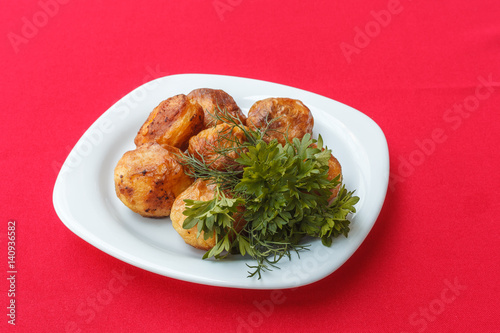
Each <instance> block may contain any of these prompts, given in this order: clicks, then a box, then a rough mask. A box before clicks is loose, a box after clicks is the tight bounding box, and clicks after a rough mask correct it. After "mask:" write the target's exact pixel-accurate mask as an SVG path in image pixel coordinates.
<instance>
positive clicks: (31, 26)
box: [7, 0, 69, 54]
mask: <svg viewBox="0 0 500 333" xmlns="http://www.w3.org/2000/svg"><path fill="white" fill-rule="evenodd" d="M67 3H69V0H40V1H38V7H39V9H38V10H37V11H36V12H35V13H34V14H33V15H32V16H31V17H26V16H23V17H22V18H21V23H22V24H21V29H20V31H19V33H15V32H13V31H10V32H8V33H7V38H8V39H9V42H10V45H12V48H13V49H14V52H15V53H16V54H17V53H18V52H19V46H20V45H21V44H28V43H29V41H30V40H32V39H33V38H35V37H36V36H37V35H38V32H39V31H40V29H42V28H43V27H45V26H46V25H47V24H48V23H49V21H50V19H52V18H53V17H54V16H56V15H57V13H59V9H60V5H65V4H67Z"/></svg>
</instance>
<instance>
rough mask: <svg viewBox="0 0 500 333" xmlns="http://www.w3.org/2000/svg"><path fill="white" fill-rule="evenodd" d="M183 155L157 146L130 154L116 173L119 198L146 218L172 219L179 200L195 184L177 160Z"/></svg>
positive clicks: (172, 149)
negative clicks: (166, 217) (171, 214)
mask: <svg viewBox="0 0 500 333" xmlns="http://www.w3.org/2000/svg"><path fill="white" fill-rule="evenodd" d="M181 154H182V152H181V151H180V150H179V149H178V148H175V147H171V146H167V145H165V146H163V147H162V146H160V145H159V144H158V143H156V142H148V143H145V144H143V145H141V146H140V147H138V148H136V149H134V150H131V151H128V152H126V153H125V154H124V155H123V156H122V158H121V159H120V160H119V161H118V164H117V165H116V167H115V171H114V181H115V190H116V195H117V196H118V198H120V200H121V201H122V202H123V203H124V204H125V205H126V206H127V207H128V208H130V209H131V210H132V211H134V212H136V213H138V214H140V215H142V216H145V217H165V216H168V215H169V214H170V210H171V208H172V205H173V203H174V200H175V198H176V197H177V196H178V195H180V194H181V193H182V192H183V191H184V190H185V189H186V188H188V187H189V185H191V184H192V183H193V181H194V180H193V179H192V178H191V177H189V176H187V175H186V174H185V170H184V167H183V166H182V165H181V163H179V161H178V158H177V157H176V155H181Z"/></svg>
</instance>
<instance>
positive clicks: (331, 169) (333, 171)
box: [327, 154, 342, 202]
mask: <svg viewBox="0 0 500 333" xmlns="http://www.w3.org/2000/svg"><path fill="white" fill-rule="evenodd" d="M339 175H340V177H339V179H338V181H339V182H340V184H338V185H337V186H336V187H335V188H332V189H331V191H332V195H330V198H329V199H328V201H329V202H331V201H332V200H333V199H335V198H336V197H337V195H338V194H339V191H340V186H342V167H341V165H340V163H339V161H338V160H337V159H336V158H335V156H333V154H332V156H330V159H329V160H328V177H327V178H328V179H329V180H333V179H335V177H337V176H339Z"/></svg>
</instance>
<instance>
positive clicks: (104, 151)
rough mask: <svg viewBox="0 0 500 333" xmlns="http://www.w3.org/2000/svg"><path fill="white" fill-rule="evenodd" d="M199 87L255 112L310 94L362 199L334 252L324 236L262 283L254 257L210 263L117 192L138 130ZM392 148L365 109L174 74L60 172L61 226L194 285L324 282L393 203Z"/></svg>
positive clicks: (124, 102) (129, 100) (112, 118)
mask: <svg viewBox="0 0 500 333" xmlns="http://www.w3.org/2000/svg"><path fill="white" fill-rule="evenodd" d="M196 88H214V89H223V90H224V91H226V92H227V93H229V94H230V95H231V96H232V97H233V98H234V100H235V101H236V103H237V104H238V105H239V106H240V108H241V109H242V110H243V112H244V113H245V114H246V113H247V112H248V110H249V108H250V107H251V106H252V104H253V103H254V102H256V101H258V100H260V99H264V98H267V97H289V98H294V99H299V100H301V101H302V102H303V103H304V104H305V105H306V106H308V107H309V108H310V109H311V111H312V113H313V115H314V123H315V125H314V129H313V132H314V135H315V136H317V134H318V133H320V134H321V135H322V137H323V140H324V142H325V145H326V146H328V148H330V149H332V152H333V154H334V155H335V157H337V159H338V160H339V162H340V163H341V165H342V171H343V178H344V184H345V185H346V188H347V189H348V190H354V189H355V190H356V192H355V195H357V196H359V197H360V201H359V202H358V203H357V205H356V209H357V212H356V213H355V214H354V215H353V216H352V217H351V221H352V223H351V231H350V233H349V237H348V238H345V237H343V236H341V237H339V238H337V239H335V240H334V242H333V244H332V246H331V247H330V248H327V247H324V246H323V245H322V244H321V241H319V240H313V241H312V242H311V246H310V251H306V252H302V253H301V254H300V258H298V257H297V256H296V255H293V256H292V260H287V259H283V260H282V261H280V262H279V267H280V269H274V270H273V271H270V272H265V273H264V274H263V276H262V279H261V280H258V279H257V278H248V277H247V276H248V273H247V272H248V271H249V269H248V267H247V266H246V264H247V263H248V264H250V265H252V264H254V262H253V261H252V260H251V259H249V258H246V257H245V258H244V257H241V256H234V257H232V258H231V259H229V260H227V259H226V260H220V261H218V260H212V259H210V260H202V259H201V257H202V255H203V253H204V251H200V250H197V249H194V248H191V247H190V246H188V245H186V244H185V243H184V241H183V240H182V239H181V237H180V236H179V235H178V234H177V233H176V232H175V230H174V229H173V227H172V225H171V222H170V219H169V218H165V219H147V218H143V217H141V216H139V215H138V214H135V213H133V212H132V211H130V210H129V209H128V208H127V207H125V205H123V204H122V203H121V201H120V200H119V199H118V198H117V197H116V194H115V190H114V181H113V170H114V167H115V166H116V164H117V162H118V160H119V159H120V158H121V156H122V155H123V154H124V153H125V152H126V151H128V150H132V149H134V148H135V145H134V143H133V141H134V137H135V135H136V134H137V131H138V130H139V128H140V127H141V125H142V124H143V123H144V121H145V120H146V118H147V117H148V115H149V113H150V112H151V111H152V110H153V108H154V107H156V106H157V105H158V104H159V103H160V102H161V101H162V100H165V99H167V98H169V97H171V96H174V95H177V94H188V93H189V92H190V91H191V90H193V89H196ZM388 180H389V152H388V147H387V142H386V139H385V136H384V134H383V132H382V130H381V129H380V128H379V127H378V125H377V124H376V123H375V122H373V121H372V120H371V119H370V118H368V117H367V116H366V115H364V114H362V113H361V112H359V111H357V110H355V109H353V108H351V107H349V106H346V105H344V104H342V103H339V102H336V101H334V100H331V99H328V98H326V97H323V96H319V95H316V94H313V93H310V92H307V91H304V90H300V89H296V88H292V87H288V86H284V85H279V84H275V83H270V82H265V81H259V80H252V79H245V78H238V77H230V76H221V75H207V74H183V75H173V76H167V77H163V78H160V79H156V80H154V81H151V82H148V83H146V84H144V85H142V86H140V87H138V88H137V89H135V90H133V91H132V92H130V93H129V94H127V95H126V96H125V97H123V98H122V99H121V100H120V101H118V102H117V103H116V104H115V105H113V106H112V107H111V108H110V109H109V110H107V111H106V112H105V113H104V114H103V115H102V116H101V117H99V119H97V121H96V122H95V123H94V124H92V126H90V128H89V129H88V130H87V131H86V133H85V134H84V135H83V136H82V138H81V139H80V140H79V141H78V143H77V144H76V145H75V147H74V148H73V150H72V151H71V152H70V154H69V155H68V158H67V159H66V161H65V163H64V164H63V166H62V168H61V170H60V173H59V175H58V177H57V180H56V183H55V186H54V193H53V202H54V207H55V210H56V212H57V214H58V215H59V217H60V219H61V220H62V222H63V223H64V224H65V225H66V226H67V227H68V228H69V229H70V230H71V231H72V232H74V233H75V234H76V235H78V236H79V237H81V238H82V239H84V240H85V241H87V242H89V243H90V244H92V245H93V246H95V247H97V248H98V249H100V250H102V251H104V252H106V253H108V254H109V255H111V256H114V257H116V258H118V259H120V260H123V261H125V262H127V263H129V264H132V265H134V266H137V267H140V268H143V269H145V270H148V271H151V272H154V273H157V274H161V275H165V276H169V277H172V278H175V279H180V280H185V281H191V282H195V283H201V284H207V285H214V286H223V287H233V288H248V289H279V288H293V287H298V286H302V285H306V284H309V283H312V282H315V281H318V280H320V279H322V278H324V277H325V276H327V275H329V274H331V273H332V272H333V271H335V270H336V269H337V268H339V267H340V266H341V265H342V264H343V263H344V262H345V261H346V260H347V259H348V258H349V257H350V256H351V255H352V254H353V253H354V251H356V249H357V248H358V247H359V246H360V245H361V243H362V242H363V240H364V239H365V237H366V236H367V235H368V233H369V232H370V230H371V228H372V226H373V224H374V223H375V221H376V219H377V217H378V214H379V213H380V210H381V208H382V204H383V202H384V199H385V195H386V191H387V185H388Z"/></svg>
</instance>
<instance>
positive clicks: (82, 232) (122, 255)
mask: <svg viewBox="0 0 500 333" xmlns="http://www.w3.org/2000/svg"><path fill="white" fill-rule="evenodd" d="M200 77H203V78H204V79H209V80H210V79H215V80H217V79H223V80H235V81H239V80H242V81H240V82H250V81H252V83H253V84H260V85H270V86H276V87H280V88H282V89H286V90H294V91H297V92H299V91H300V92H301V94H306V95H310V96H314V97H315V98H319V99H323V100H325V101H327V102H328V103H331V102H334V103H338V104H339V105H341V106H342V108H348V109H349V110H350V111H351V112H353V114H355V115H356V116H358V117H361V118H364V120H365V121H366V123H367V124H369V125H370V127H371V129H372V130H375V131H376V132H378V133H377V135H378V137H377V141H378V142H377V144H378V145H379V147H378V148H379V149H381V151H380V152H381V156H380V165H379V166H380V167H381V168H382V170H383V171H384V175H382V177H380V179H379V181H378V185H380V187H379V189H378V190H379V197H378V201H377V204H376V205H375V207H374V208H373V210H374V213H373V216H372V219H373V221H371V222H370V223H369V225H368V228H367V230H365V232H364V233H363V234H362V237H358V239H357V240H358V241H357V242H356V244H354V248H353V250H352V251H350V253H348V254H347V255H346V256H345V258H343V260H339V261H337V263H338V265H336V267H334V268H333V269H332V270H331V271H330V272H329V273H328V274H326V275H324V276H320V277H318V278H314V279H307V280H305V281H301V283H299V284H289V285H287V284H283V285H279V284H276V283H273V284H266V283H262V282H257V283H253V284H248V283H232V284H231V283H230V284H228V283H227V281H214V280H210V279H208V280H207V279H206V278H203V277H194V276H192V275H189V274H183V272H178V271H171V270H169V268H168V267H155V266H152V265H151V263H149V264H148V263H145V262H144V261H143V260H141V259H140V258H139V257H137V256H136V255H134V254H131V253H129V252H126V251H125V252H124V251H123V250H120V249H116V248H115V247H114V246H112V245H110V244H103V243H102V240H100V239H99V238H98V237H96V235H94V234H93V233H91V232H89V230H87V229H85V228H84V227H83V225H82V223H81V221H78V220H77V219H76V218H75V217H74V216H72V214H71V212H70V211H68V210H66V209H65V208H67V204H66V203H65V202H64V201H65V199H67V198H66V197H65V196H64V195H63V192H64V189H65V188H64V183H65V177H68V176H67V175H68V173H67V172H64V170H66V169H64V168H65V166H67V165H68V161H69V159H70V157H71V156H72V154H74V151H75V149H76V147H77V146H78V144H79V143H80V142H81V141H82V140H83V139H84V137H85V135H86V134H87V133H88V132H90V131H91V130H92V129H94V128H95V127H96V126H98V125H99V123H100V122H102V120H103V119H104V117H105V116H106V114H108V113H109V112H111V110H113V109H114V108H116V107H117V105H119V103H120V102H122V101H123V100H124V99H125V98H127V96H130V95H131V94H133V93H134V92H135V91H137V90H138V89H143V88H144V87H147V85H153V84H155V83H158V82H161V81H168V80H174V81H175V80H185V79H187V80H192V79H195V78H200ZM160 85H161V84H160ZM186 94H187V92H186ZM276 97H278V96H276ZM287 97H290V98H294V96H287ZM306 105H307V104H306ZM325 114H329V113H328V112H326V111H325ZM329 115H330V114H329ZM139 125H140V124H138V126H137V127H139ZM388 182H389V150H388V145H387V140H386V138H385V134H384V133H383V131H382V129H381V128H380V126H379V125H378V124H377V123H376V122H375V121H374V120H373V119H371V118H370V117H369V116H367V115H366V114H364V113H362V112H360V111H359V110H356V109H354V108H352V107H350V106H348V105H346V104H343V103H341V102H339V101H336V100H333V99H330V98H328V97H325V96H322V95H319V94H316V93H314V92H310V91H306V90H303V89H299V88H295V87H291V86H287V85H283V84H280V83H273V82H269V81H263V80H258V79H251V78H244V77H238V76H228V75H217V74H194V73H189V74H175V75H168V76H164V77H161V78H157V79H155V80H152V81H149V82H146V83H144V84H142V85H140V86H138V87H137V88H135V89H133V90H132V91H130V92H129V93H127V94H126V95H124V96H123V97H122V98H120V99H119V100H118V101H117V102H116V103H114V104H113V105H112V106H111V107H109V108H108V109H107V110H106V111H105V112H103V113H102V114H101V115H100V116H99V117H98V118H97V119H96V120H95V121H94V123H93V124H92V125H90V126H89V128H88V129H87V130H86V131H85V133H84V134H83V135H82V136H81V137H80V139H79V140H78V141H77V143H76V144H75V146H74V147H73V148H72V150H71V152H70V153H69V154H68V156H67V158H66V159H65V162H64V163H63V165H62V166H61V170H60V171H59V173H58V176H57V178H56V181H55V184H54V190H53V194H52V200H53V206H54V209H55V211H56V214H57V215H58V217H59V218H60V220H61V221H62V222H63V224H64V225H65V226H66V227H67V228H68V229H69V230H70V231H72V232H73V233H74V234H75V235H77V236H78V237H80V238H81V239H83V240H84V241H86V242H87V243H89V244H91V245H92V246H94V247H96V248H98V249H99V250H101V251H103V252H105V253H106V254H108V255H111V256H112V257H115V258H117V259H119V260H121V261H123V262H126V263H128V264H131V265H133V266H136V267H139V268H142V269H144V270H147V271H150V272H153V273H156V274H159V275H163V276H167V277H170V278H174V279H178V280H183V281H189V282H193V283H198V284H205V285H212V286H219V287H230V288H242V289H287V288H296V287H298V286H304V285H308V284H310V283H314V282H316V281H319V280H321V279H323V278H324V277H326V276H328V275H330V274H332V273H333V272H334V271H336V270H337V269H338V268H340V267H341V266H342V265H343V264H344V263H345V262H346V261H347V260H348V259H349V258H350V257H351V256H352V255H353V254H354V253H355V252H356V251H357V250H358V248H359V246H360V245H361V244H362V243H363V242H364V240H365V239H366V237H367V236H368V234H369V233H370V231H371V229H372V228H373V225H374V224H375V222H376V220H377V219H378V216H379V214H380V211H381V209H382V206H383V203H384V201H385V197H386V193H387V188H388ZM325 249H328V248H325ZM134 258H135V259H134ZM200 260H201V258H200ZM245 278H246V277H245ZM265 278H266V277H265V276H264V277H263V279H262V280H264V281H265ZM246 279H247V280H245V282H248V280H251V279H248V278H246ZM262 280H258V281H262Z"/></svg>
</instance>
